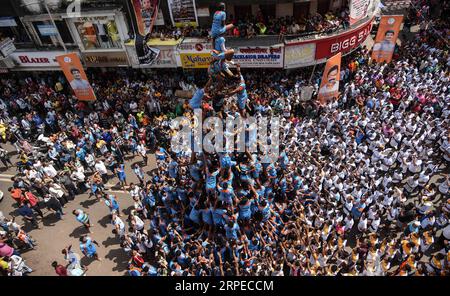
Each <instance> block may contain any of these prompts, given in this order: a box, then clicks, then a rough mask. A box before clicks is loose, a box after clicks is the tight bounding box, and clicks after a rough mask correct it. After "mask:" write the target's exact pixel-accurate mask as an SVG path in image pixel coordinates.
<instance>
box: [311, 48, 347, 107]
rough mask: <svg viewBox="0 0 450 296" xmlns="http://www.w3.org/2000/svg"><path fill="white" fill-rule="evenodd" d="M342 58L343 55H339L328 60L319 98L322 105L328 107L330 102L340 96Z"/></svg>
mask: <svg viewBox="0 0 450 296" xmlns="http://www.w3.org/2000/svg"><path fill="white" fill-rule="evenodd" d="M341 58H342V54H341V53H338V54H336V55H335V56H333V57H331V58H330V59H328V61H327V64H326V65H325V70H324V72H323V76H322V82H321V83H320V88H319V93H318V96H317V98H318V100H319V102H320V104H321V105H326V104H327V103H328V102H330V101H331V100H333V99H334V98H337V97H338V96H339V80H340V73H341Z"/></svg>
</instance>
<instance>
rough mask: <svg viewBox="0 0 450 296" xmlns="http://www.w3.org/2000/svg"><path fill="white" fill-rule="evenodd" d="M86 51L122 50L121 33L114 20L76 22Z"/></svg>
mask: <svg viewBox="0 0 450 296" xmlns="http://www.w3.org/2000/svg"><path fill="white" fill-rule="evenodd" d="M74 24H75V28H76V29H77V31H78V34H79V35H80V39H81V42H82V43H83V46H84V49H87V50H89V49H100V48H101V49H107V48H120V47H121V42H120V36H119V31H118V29H117V26H116V22H115V21H114V20H89V21H83V22H75V23H74Z"/></svg>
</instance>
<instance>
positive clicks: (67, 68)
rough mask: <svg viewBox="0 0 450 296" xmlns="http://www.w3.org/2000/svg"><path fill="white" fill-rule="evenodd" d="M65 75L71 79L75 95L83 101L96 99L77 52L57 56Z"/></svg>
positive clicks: (68, 79)
mask: <svg viewBox="0 0 450 296" xmlns="http://www.w3.org/2000/svg"><path fill="white" fill-rule="evenodd" d="M56 61H57V62H58V64H59V66H60V67H61V69H62V71H63V72H64V75H65V76H66V78H67V81H69V83H70V86H71V87H72V89H73V92H74V93H75V96H76V97H77V98H78V99H79V100H82V101H95V99H96V98H95V94H94V90H93V89H92V87H91V84H90V83H89V81H88V79H87V76H86V73H85V72H84V69H83V66H82V65H81V61H80V58H79V57H78V55H77V54H76V53H69V54H65V55H60V56H57V57H56Z"/></svg>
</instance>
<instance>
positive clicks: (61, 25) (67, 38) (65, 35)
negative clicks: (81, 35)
mask: <svg viewBox="0 0 450 296" xmlns="http://www.w3.org/2000/svg"><path fill="white" fill-rule="evenodd" d="M55 24H56V27H57V28H58V31H59V34H61V38H62V40H63V41H64V43H65V44H74V43H75V42H74V41H73V38H72V35H71V34H70V31H69V28H68V27H67V24H66V22H65V21H55Z"/></svg>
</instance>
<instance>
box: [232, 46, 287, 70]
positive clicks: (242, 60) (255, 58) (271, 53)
mask: <svg viewBox="0 0 450 296" xmlns="http://www.w3.org/2000/svg"><path fill="white" fill-rule="evenodd" d="M233 61H234V62H235V63H237V64H240V65H241V67H242V68H283V65H284V46H283V45H275V46H257V47H239V48H238V49H235V54H234V58H233Z"/></svg>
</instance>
